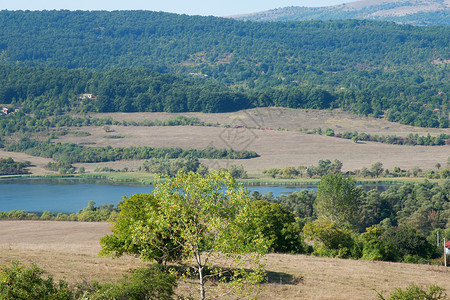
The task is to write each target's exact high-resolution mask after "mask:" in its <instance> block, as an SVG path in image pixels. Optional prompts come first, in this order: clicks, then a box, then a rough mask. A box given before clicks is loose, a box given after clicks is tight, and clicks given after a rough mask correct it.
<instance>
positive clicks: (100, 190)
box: [0, 178, 388, 213]
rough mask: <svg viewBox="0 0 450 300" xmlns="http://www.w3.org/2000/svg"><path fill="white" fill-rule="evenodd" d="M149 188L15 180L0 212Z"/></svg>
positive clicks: (74, 205) (5, 190)
mask: <svg viewBox="0 0 450 300" xmlns="http://www.w3.org/2000/svg"><path fill="white" fill-rule="evenodd" d="M387 187H388V186H387V185H371V186H370V185H369V186H364V188H365V189H366V190H367V189H371V188H378V189H386V188H387ZM247 188H248V189H249V190H250V191H251V192H253V191H258V192H260V193H261V194H263V195H264V194H266V193H268V192H272V193H273V196H274V197H278V196H280V195H282V194H289V193H292V192H295V191H301V190H305V189H307V190H315V188H314V187H311V186H309V187H299V186H296V187H288V186H250V187H247ZM152 191H153V187H152V186H136V185H126V184H112V183H111V182H105V181H98V180H92V179H79V178H77V179H74V178H62V179H44V178H35V179H29V178H19V179H1V180H0V211H11V210H25V211H28V212H43V211H45V210H48V211H50V212H62V213H75V212H77V211H79V210H80V209H82V208H84V207H86V206H87V204H88V202H89V201H91V200H92V201H94V202H95V203H96V206H99V205H103V204H114V205H116V204H117V203H119V202H120V201H121V200H123V197H124V196H126V197H129V196H131V195H133V194H142V193H151V192H152Z"/></svg>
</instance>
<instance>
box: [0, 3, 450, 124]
mask: <svg viewBox="0 0 450 300" xmlns="http://www.w3.org/2000/svg"><path fill="white" fill-rule="evenodd" d="M0 15H1V16H2V18H0V26H1V28H5V29H7V30H4V31H2V32H0V38H1V40H2V43H0V53H1V55H0V64H2V65H9V66H11V67H13V68H17V67H16V66H17V65H18V66H40V67H41V68H55V67H56V68H63V69H66V70H67V69H69V70H70V71H67V72H62V71H58V72H61V74H60V76H51V74H49V73H52V72H55V70H54V69H49V70H47V71H45V72H44V73H47V74H44V76H42V78H43V79H41V78H39V76H36V75H32V74H26V73H27V71H25V70H24V69H22V71H14V72H18V73H21V74H20V75H19V76H14V75H8V77H7V78H6V79H3V78H2V77H3V76H0V78H2V79H1V82H2V85H0V86H1V87H3V86H5V88H2V89H0V96H1V97H0V99H2V98H4V99H12V98H13V97H11V96H12V95H14V94H17V93H16V91H15V90H14V88H11V86H14V82H15V81H17V82H21V83H22V84H21V85H22V86H29V87H30V88H26V89H27V92H26V95H24V93H23V92H21V93H19V94H20V96H19V95H16V99H17V101H18V99H19V98H20V99H22V100H23V99H26V96H27V95H29V96H30V97H34V98H38V99H37V100H36V101H37V103H34V104H33V105H31V107H34V108H37V107H38V106H39V104H38V103H39V102H46V101H47V100H48V96H47V95H46V96H42V97H38V96H33V95H35V94H36V93H37V94H39V91H40V90H42V85H43V83H42V81H48V82H51V83H53V85H52V86H51V87H50V89H49V90H50V91H51V92H49V93H47V94H51V96H52V98H58V100H55V101H56V102H59V103H58V104H59V106H60V107H63V108H64V107H65V106H67V105H68V104H67V98H70V97H71V95H74V94H76V93H93V94H97V95H98V96H99V97H98V98H97V104H96V105H94V108H95V109H98V110H99V111H194V110H195V111H210V112H219V111H230V110H235V109H241V108H245V107H248V103H249V101H248V100H249V99H248V97H251V98H252V99H251V100H252V101H250V102H251V103H252V105H253V106H267V105H275V106H285V107H293V108H330V107H340V108H343V109H346V110H350V111H353V112H355V113H358V114H364V115H368V114H370V115H373V116H383V114H384V113H386V117H387V118H388V120H391V121H395V122H400V123H402V124H409V125H415V126H423V127H444V128H445V127H448V125H449V124H448V117H447V116H448V113H449V108H448V94H449V92H450V91H449V89H448V86H449V82H448V78H450V76H449V74H448V72H449V69H448V64H447V63H446V61H447V60H448V59H449V57H448V53H449V51H448V50H449V49H448V47H449V46H448V45H449V42H448V38H447V37H448V36H449V34H448V30H449V29H448V27H444V26H442V27H440V26H430V27H413V26H407V25H398V24H394V23H389V22H375V21H367V20H339V21H326V22H323V21H309V22H270V23H256V22H240V21H235V20H229V19H223V18H215V17H199V16H180V15H175V14H167V13H156V12H144V11H133V12H132V11H129V12H82V11H77V12H69V11H43V12H21V11H16V12H9V11H1V12H0ZM62 19H64V22H62V21H61V20H62ZM74 28H76V29H77V31H76V33H75V32H73V30H74ZM24 32H25V34H24ZM27 32H33V34H28V33H27ZM36 36H39V39H37V38H36ZM50 40H51V42H49V41H50ZM50 45H51V46H50ZM274 45H276V47H274ZM380 45H383V47H380ZM74 53H75V55H74ZM80 68H81V69H83V70H82V71H80V72H83V71H87V70H93V69H95V70H97V71H105V72H109V73H108V75H109V76H111V78H108V79H111V80H113V81H112V82H111V84H108V80H104V81H103V82H99V81H98V80H96V77H98V76H94V75H93V76H91V79H92V80H90V81H89V83H88V84H86V83H85V82H84V79H85V78H86V76H88V77H89V76H90V75H80V74H77V73H79V72H78V71H76V70H78V69H80ZM121 68H133V69H134V70H135V72H137V73H139V72H141V73H142V71H136V70H139V69H146V70H152V71H153V72H158V73H166V74H164V75H161V76H163V77H161V78H160V79H162V82H161V84H159V85H158V84H156V85H155V83H154V82H152V81H151V80H146V81H145V80H144V82H143V81H142V80H141V79H138V77H139V74H137V73H133V72H131V73H133V74H129V75H127V74H126V73H127V72H128V73H130V71H126V72H123V71H117V70H119V69H121ZM114 71H117V72H119V73H124V74H122V75H123V78H124V81H120V80H117V79H115V77H118V78H119V79H120V75H114V74H113V73H114ZM14 72H13V73H14ZM41 72H42V71H41ZM71 72H73V73H71ZM167 73H172V74H178V75H180V76H181V78H178V79H175V78H174V77H171V76H173V75H169V74H167ZM73 76H75V79H73V78H71V77H73ZM105 76H107V75H105ZM127 76H131V77H135V80H136V82H138V81H141V83H143V85H142V84H140V83H139V84H138V83H134V84H131V85H134V86H135V87H134V88H133V89H127V87H128V86H130V83H132V82H130V80H129V79H127ZM164 76H165V77H164ZM16 77H19V78H16ZM8 78H10V79H8ZM13 79H14V80H13ZM19 79H20V80H19ZM65 80H69V81H71V82H72V85H66V84H61V83H60V81H65ZM27 81H30V82H31V83H29V84H28V85H27V84H26V83H27ZM58 81H59V82H58ZM171 81H172V83H169V82H171ZM191 81H192V82H194V83H190V82H191ZM165 82H168V85H164V83H165ZM24 83H25V85H24ZM113 83H114V84H113ZM171 84H172V85H174V88H173V89H170V90H167V89H168V86H170V85H171ZM146 85H147V86H146ZM148 86H150V88H148ZM160 87H161V88H162V92H161V91H160V90H159V88H160ZM205 87H206V88H205ZM230 88H231V90H230ZM75 90H76V93H74V91H75ZM94 90H95V91H94ZM316 90H319V91H316ZM192 93H193V94H194V95H197V97H192V96H191V94H192ZM138 95H140V96H139V97H138ZM68 96H69V97H68ZM171 97H172V98H173V97H175V98H177V99H178V101H176V102H174V101H171V100H170V99H171ZM208 98H213V99H214V100H211V101H209V100H208ZM205 99H206V100H205ZM50 107H53V105H50ZM48 109H49V108H48V107H47V106H40V110H43V111H45V110H48ZM36 110H38V109H36Z"/></svg>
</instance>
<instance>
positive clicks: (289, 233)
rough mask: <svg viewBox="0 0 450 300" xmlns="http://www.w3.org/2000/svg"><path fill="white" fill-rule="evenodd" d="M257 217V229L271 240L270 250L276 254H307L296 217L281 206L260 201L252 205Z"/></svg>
mask: <svg viewBox="0 0 450 300" xmlns="http://www.w3.org/2000/svg"><path fill="white" fill-rule="evenodd" d="M251 209H252V210H253V211H254V213H255V215H256V227H257V229H258V231H259V232H261V234H262V236H264V237H265V238H266V239H267V240H269V242H270V244H269V249H270V250H271V251H272V252H275V253H307V252H308V246H307V245H306V244H305V243H304V242H303V238H302V237H301V235H300V234H301V229H300V226H299V224H298V223H297V221H296V219H295V215H294V214H293V213H291V212H289V211H288V210H287V209H286V208H284V207H283V206H281V205H280V204H276V203H272V204H270V203H269V202H267V201H263V200H258V201H253V202H252V203H251Z"/></svg>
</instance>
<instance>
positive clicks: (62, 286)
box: [0, 261, 72, 300]
mask: <svg viewBox="0 0 450 300" xmlns="http://www.w3.org/2000/svg"><path fill="white" fill-rule="evenodd" d="M43 273H44V271H43V270H41V269H39V268H38V267H37V266H36V265H34V264H33V265H32V266H31V267H26V266H24V265H22V264H21V263H20V262H18V261H16V262H13V263H12V264H11V266H6V265H4V266H1V267H0V299H5V300H6V299H54V300H60V299H72V291H71V289H70V288H69V286H68V284H67V283H66V282H65V281H63V280H60V281H59V282H58V283H55V282H53V278H52V277H51V276H49V277H48V278H47V279H44V278H42V275H43Z"/></svg>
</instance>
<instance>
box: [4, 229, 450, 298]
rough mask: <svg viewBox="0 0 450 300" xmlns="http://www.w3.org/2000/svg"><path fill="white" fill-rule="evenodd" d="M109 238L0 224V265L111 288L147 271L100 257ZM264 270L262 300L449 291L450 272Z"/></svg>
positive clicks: (374, 267)
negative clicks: (411, 288)
mask: <svg viewBox="0 0 450 300" xmlns="http://www.w3.org/2000/svg"><path fill="white" fill-rule="evenodd" d="M108 232H109V225H108V224H106V223H77V222H46V221H0V264H8V263H10V262H11V261H13V260H20V261H22V262H23V263H25V264H30V263H32V262H34V263H36V264H37V265H38V266H39V267H41V268H43V269H45V270H46V271H47V272H48V273H49V274H52V275H54V277H55V278H56V279H59V278H65V279H66V280H68V281H69V282H71V283H75V282H81V281H83V280H84V281H88V282H90V281H92V280H99V281H100V282H108V281H109V282H111V281H114V280H117V279H118V278H120V277H121V276H122V274H125V273H126V272H128V271H130V270H132V269H135V268H137V267H141V266H144V265H145V264H144V263H142V262H140V261H139V260H138V259H137V258H133V257H128V256H127V257H123V258H120V259H111V258H108V257H98V256H97V255H96V253H97V252H98V250H99V239H100V238H101V237H102V236H103V235H105V234H107V233H108ZM266 270H267V271H268V275H269V283H267V284H263V285H260V286H259V287H257V288H258V289H260V294H259V296H258V299H376V293H375V292H374V291H373V289H376V290H378V291H385V295H387V292H390V291H392V290H394V289H395V288H397V287H402V288H404V287H407V286H408V285H409V284H411V283H415V284H418V285H420V286H423V287H426V286H428V285H430V284H437V285H439V286H441V287H442V288H445V289H446V290H447V291H450V281H449V278H450V273H449V271H448V270H449V269H448V268H444V267H442V266H428V265H412V264H403V263H388V262H372V261H354V260H343V259H328V258H318V257H312V256H305V255H283V254H270V255H267V267H266ZM195 283H196V282H190V283H185V282H183V281H180V282H179V289H178V292H180V293H183V294H191V295H194V296H196V295H197V290H198V289H197V286H196V285H195ZM215 288H217V286H216V285H214V286H211V285H209V286H208V289H215ZM230 298H231V299H233V297H230Z"/></svg>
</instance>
